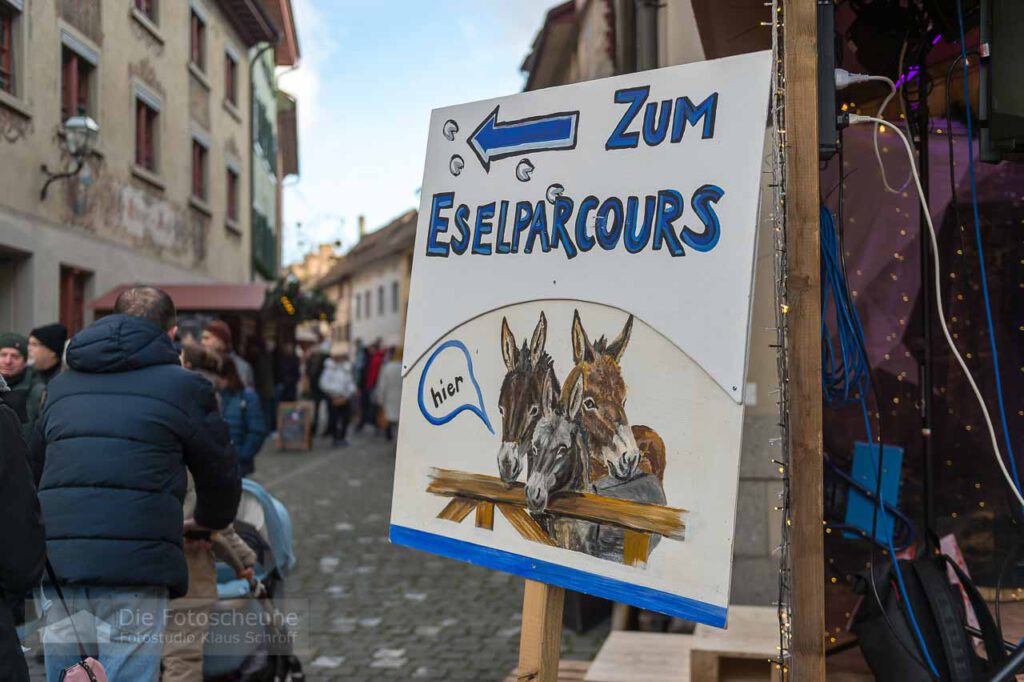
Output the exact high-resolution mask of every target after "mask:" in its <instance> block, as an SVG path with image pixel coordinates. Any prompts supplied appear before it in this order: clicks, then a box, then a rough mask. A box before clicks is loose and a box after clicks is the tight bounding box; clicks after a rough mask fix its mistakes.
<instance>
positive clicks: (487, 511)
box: [476, 502, 494, 530]
mask: <svg viewBox="0 0 1024 682" xmlns="http://www.w3.org/2000/svg"><path fill="white" fill-rule="evenodd" d="M476 527H477V528H486V529H487V530H494V504H493V503H491V502H477V504H476Z"/></svg>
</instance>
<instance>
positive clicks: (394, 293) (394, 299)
mask: <svg viewBox="0 0 1024 682" xmlns="http://www.w3.org/2000/svg"><path fill="white" fill-rule="evenodd" d="M391 312H393V313H397V312H398V282H397V281H395V282H392V283H391Z"/></svg>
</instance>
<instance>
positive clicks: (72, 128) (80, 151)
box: [39, 114, 100, 201]
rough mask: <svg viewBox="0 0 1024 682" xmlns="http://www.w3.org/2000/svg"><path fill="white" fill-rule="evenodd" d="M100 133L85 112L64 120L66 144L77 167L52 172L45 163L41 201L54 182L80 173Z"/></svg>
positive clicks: (97, 126)
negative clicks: (44, 179)
mask: <svg viewBox="0 0 1024 682" xmlns="http://www.w3.org/2000/svg"><path fill="white" fill-rule="evenodd" d="M99 135H100V127H99V125H97V123H96V121H94V120H92V119H91V118H89V117H88V116H86V115H84V114H80V115H78V116H72V117H71V118H69V119H68V120H66V121H64V144H65V145H66V146H67V150H68V154H70V155H71V158H73V159H74V160H75V167H74V168H72V169H71V170H70V171H66V172H64V173H51V172H50V170H49V169H48V168H47V167H46V164H43V173H45V174H46V183H45V184H44V185H43V190H42V192H40V193H39V199H40V201H43V200H45V199H46V190H47V189H49V188H50V185H51V184H52V183H54V182H56V181H57V180H66V179H67V178H73V177H74V176H76V175H78V173H79V171H81V170H82V166H83V165H84V164H85V159H86V157H87V156H89V153H90V152H91V151H92V149H93V147H94V146H95V145H96V138H98V137H99Z"/></svg>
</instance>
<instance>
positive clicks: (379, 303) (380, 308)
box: [377, 284, 384, 315]
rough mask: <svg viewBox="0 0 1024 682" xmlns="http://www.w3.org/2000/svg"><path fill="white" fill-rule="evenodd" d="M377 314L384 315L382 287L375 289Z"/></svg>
mask: <svg viewBox="0 0 1024 682" xmlns="http://www.w3.org/2000/svg"><path fill="white" fill-rule="evenodd" d="M377 314H378V315H383V314H384V285H383V284H381V285H380V286H379V287H377Z"/></svg>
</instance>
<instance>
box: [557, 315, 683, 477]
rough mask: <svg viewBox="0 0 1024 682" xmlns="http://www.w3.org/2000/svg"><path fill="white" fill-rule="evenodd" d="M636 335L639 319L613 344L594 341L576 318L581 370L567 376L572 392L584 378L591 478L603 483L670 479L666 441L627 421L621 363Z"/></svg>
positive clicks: (577, 358)
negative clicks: (640, 476)
mask: <svg viewBox="0 0 1024 682" xmlns="http://www.w3.org/2000/svg"><path fill="white" fill-rule="evenodd" d="M632 332H633V316H632V315H630V316H629V319H627V320H626V324H625V326H624V327H623V328H622V332H621V333H620V334H619V335H618V336H617V337H616V338H615V339H614V340H613V341H610V342H609V341H608V340H607V339H606V338H605V337H604V336H602V337H601V338H599V339H598V340H597V341H596V342H595V343H593V344H592V343H591V342H590V339H589V338H588V337H587V332H586V331H585V330H584V329H583V322H582V321H581V320H580V313H579V311H578V310H576V311H574V314H573V319H572V357H573V362H575V363H576V366H575V367H574V368H573V370H572V371H571V372H569V375H568V376H567V377H566V378H565V387H564V388H563V389H562V391H563V395H562V402H563V403H566V404H567V403H568V399H569V396H567V395H564V393H565V390H566V388H568V387H572V386H575V385H576V380H577V378H578V377H579V376H581V375H582V377H583V410H582V413H581V416H580V419H581V422H582V425H583V433H584V434H585V443H586V446H587V451H588V454H589V461H590V480H591V481H595V482H596V481H599V480H600V479H602V478H604V477H605V476H607V475H608V474H609V473H610V474H611V475H612V476H614V477H615V478H617V479H620V480H629V479H631V478H633V477H635V476H637V475H638V474H639V473H640V472H644V473H649V474H653V475H654V476H656V477H657V478H658V480H659V481H661V480H663V479H664V476H665V443H664V441H662V439H661V437H660V436H659V435H658V434H657V432H656V431H654V429H650V428H648V427H646V426H633V427H631V426H630V424H629V419H628V418H627V417H626V382H625V381H623V379H622V370H621V368H620V367H619V361H620V360H621V359H622V354H623V352H624V351H625V350H626V345H627V344H628V343H629V337H630V335H631V334H632Z"/></svg>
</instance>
